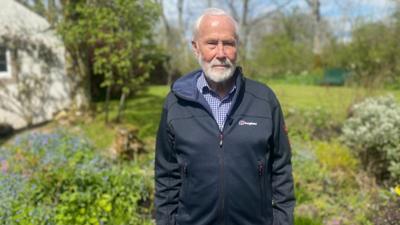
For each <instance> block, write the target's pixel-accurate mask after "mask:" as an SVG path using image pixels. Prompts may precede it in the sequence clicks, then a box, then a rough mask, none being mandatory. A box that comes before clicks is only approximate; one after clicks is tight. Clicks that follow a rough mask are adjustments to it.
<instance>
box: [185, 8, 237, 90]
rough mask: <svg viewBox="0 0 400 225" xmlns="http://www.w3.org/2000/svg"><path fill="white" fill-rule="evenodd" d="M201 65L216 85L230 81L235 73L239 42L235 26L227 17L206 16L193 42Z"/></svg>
mask: <svg viewBox="0 0 400 225" xmlns="http://www.w3.org/2000/svg"><path fill="white" fill-rule="evenodd" d="M192 46H193V50H194V52H195V54H196V56H197V58H198V60H199V64H200V65H201V67H202V68H203V71H204V73H205V75H206V77H207V78H208V79H210V80H211V81H213V82H215V83H221V82H225V81H227V80H229V78H231V77H232V75H233V73H234V72H235V67H236V58H237V40H236V36H235V25H234V23H233V21H232V20H231V19H230V18H229V17H227V16H212V15H207V16H205V17H204V18H203V19H202V21H201V24H200V27H199V30H198V33H197V36H196V37H195V40H194V41H193V42H192Z"/></svg>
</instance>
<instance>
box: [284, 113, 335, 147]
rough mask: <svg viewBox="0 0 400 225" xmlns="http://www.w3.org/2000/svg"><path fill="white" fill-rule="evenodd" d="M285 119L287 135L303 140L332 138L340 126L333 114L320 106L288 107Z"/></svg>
mask: <svg viewBox="0 0 400 225" xmlns="http://www.w3.org/2000/svg"><path fill="white" fill-rule="evenodd" d="M285 120H286V124H287V127H288V130H289V135H290V136H291V137H300V138H301V139H303V140H310V139H329V138H332V137H334V136H337V135H338V127H339V126H340V125H339V122H337V121H336V122H335V120H334V119H333V115H332V114H330V113H328V112H327V111H326V110H324V109H323V108H321V107H317V108H309V109H307V110H301V109H297V108H289V109H288V110H287V113H286V115H285Z"/></svg>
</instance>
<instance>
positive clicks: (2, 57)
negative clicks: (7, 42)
mask: <svg viewBox="0 0 400 225" xmlns="http://www.w3.org/2000/svg"><path fill="white" fill-rule="evenodd" d="M0 72H7V49H6V47H4V46H0Z"/></svg>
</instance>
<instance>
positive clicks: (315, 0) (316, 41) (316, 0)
mask: <svg viewBox="0 0 400 225" xmlns="http://www.w3.org/2000/svg"><path fill="white" fill-rule="evenodd" d="M307 2H308V4H309V5H310V7H311V10H312V16H313V19H314V38H313V53H314V67H315V68H320V67H321V54H322V43H321V42H322V41H321V22H322V21H321V11H320V8H321V2H320V0H308V1H307Z"/></svg>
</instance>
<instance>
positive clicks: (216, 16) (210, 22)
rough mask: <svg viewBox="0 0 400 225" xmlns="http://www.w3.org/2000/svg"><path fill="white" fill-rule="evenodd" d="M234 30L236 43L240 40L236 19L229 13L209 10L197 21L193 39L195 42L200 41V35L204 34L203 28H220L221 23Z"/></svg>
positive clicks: (215, 9) (220, 10) (214, 9)
mask: <svg viewBox="0 0 400 225" xmlns="http://www.w3.org/2000/svg"><path fill="white" fill-rule="evenodd" d="M221 22H222V23H224V25H226V26H229V27H230V28H232V30H233V32H234V35H235V38H236V41H238V39H239V35H238V34H239V28H238V27H239V26H238V24H237V22H236V21H235V19H233V18H232V16H231V15H229V14H228V13H227V12H225V11H224V10H222V9H217V8H209V9H206V10H205V11H204V12H203V14H202V15H201V16H200V17H199V18H198V19H197V20H196V22H195V24H194V27H193V38H192V40H193V41H195V40H197V39H198V37H199V35H200V34H201V33H202V30H203V29H202V28H204V27H208V26H218V25H219V24H220V23H221Z"/></svg>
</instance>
